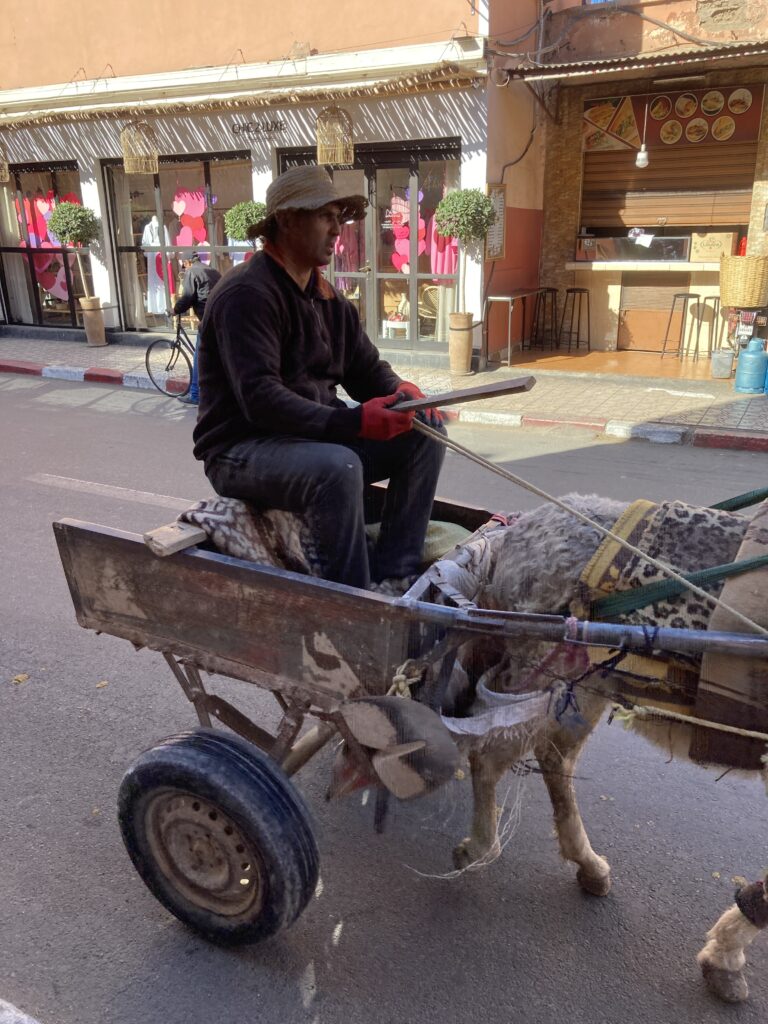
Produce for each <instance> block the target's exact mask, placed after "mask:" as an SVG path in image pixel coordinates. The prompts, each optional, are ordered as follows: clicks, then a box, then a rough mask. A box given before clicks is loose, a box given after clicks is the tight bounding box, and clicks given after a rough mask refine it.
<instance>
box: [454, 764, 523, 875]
mask: <svg viewBox="0 0 768 1024" xmlns="http://www.w3.org/2000/svg"><path fill="white" fill-rule="evenodd" d="M469 766H470V768H471V769H472V793H473V796H474V808H473V814H472V829H471V832H470V834H469V836H467V838H466V839H463V840H462V841H461V842H460V843H459V845H458V846H456V847H454V850H453V863H454V865H455V867H457V868H460V869H461V868H468V867H469V866H470V865H471V864H474V863H476V862H477V861H480V860H482V861H483V862H484V863H488V862H490V861H491V860H493V859H494V857H497V856H498V855H499V849H500V848H499V837H498V835H497V829H496V817H497V814H496V784H497V783H498V781H499V779H500V778H501V776H502V775H503V774H504V772H505V771H506V770H507V768H508V767H509V764H508V763H507V762H506V761H505V762H504V763H503V764H502V763H501V761H500V760H499V759H498V758H496V757H494V756H493V754H491V753H478V752H475V751H473V752H472V753H471V754H470V755H469Z"/></svg>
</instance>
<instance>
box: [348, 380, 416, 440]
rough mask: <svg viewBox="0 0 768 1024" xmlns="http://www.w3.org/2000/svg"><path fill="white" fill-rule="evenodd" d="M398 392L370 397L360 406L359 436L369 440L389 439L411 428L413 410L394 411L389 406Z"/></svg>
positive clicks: (395, 398) (396, 397) (395, 399)
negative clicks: (379, 396)
mask: <svg viewBox="0 0 768 1024" xmlns="http://www.w3.org/2000/svg"><path fill="white" fill-rule="evenodd" d="M398 397H399V393H398V392H395V393H394V394H393V395H384V396H383V397H382V398H371V399H369V400H368V401H367V402H364V403H363V405H362V406H361V407H360V408H361V409H362V411H363V414H362V419H361V421H360V422H361V426H360V434H359V436H360V437H365V438H367V439H368V440H369V441H391V440H392V438H393V437H397V435H398V434H404V433H405V432H406V431H408V430H410V429H411V423H412V422H413V417H414V415H415V413H414V412H396V411H395V410H394V409H392V408H391V406H392V405H393V404H394V403H395V402H396V401H397V400H398Z"/></svg>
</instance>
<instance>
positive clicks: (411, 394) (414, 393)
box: [397, 380, 427, 399]
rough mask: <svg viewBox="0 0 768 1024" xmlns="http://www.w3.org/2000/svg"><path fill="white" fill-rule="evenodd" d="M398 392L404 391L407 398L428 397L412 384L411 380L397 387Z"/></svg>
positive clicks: (404, 381) (402, 382)
mask: <svg viewBox="0 0 768 1024" xmlns="http://www.w3.org/2000/svg"><path fill="white" fill-rule="evenodd" d="M397 390H398V391H402V392H403V394H404V395H405V397H406V398H410V399H414V398H426V397H427V396H426V395H425V394H424V392H423V391H420V390H419V389H418V388H417V387H416V385H415V384H411V382H410V381H409V380H401V381H400V383H399V384H398V385H397Z"/></svg>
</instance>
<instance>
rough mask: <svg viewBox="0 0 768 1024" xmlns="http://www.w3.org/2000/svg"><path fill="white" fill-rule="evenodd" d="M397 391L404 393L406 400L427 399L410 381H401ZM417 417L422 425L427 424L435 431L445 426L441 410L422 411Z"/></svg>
mask: <svg viewBox="0 0 768 1024" xmlns="http://www.w3.org/2000/svg"><path fill="white" fill-rule="evenodd" d="M397 390H398V391H402V393H403V394H404V395H405V397H406V399H415V398H426V397H427V396H426V395H425V394H424V392H423V391H420V390H419V388H417V387H416V385H415V384H411V382H410V381H409V380H401V381H400V384H399V385H398V388H397ZM416 415H417V416H418V417H419V419H420V420H421V421H422V423H426V424H427V426H428V427H433V428H434V429H435V430H437V429H439V428H440V427H442V425H443V414H442V413H441V412H440V410H439V409H421V410H419V412H417V413H416Z"/></svg>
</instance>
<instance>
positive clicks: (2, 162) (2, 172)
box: [0, 139, 11, 185]
mask: <svg viewBox="0 0 768 1024" xmlns="http://www.w3.org/2000/svg"><path fill="white" fill-rule="evenodd" d="M10 180H11V170H10V168H9V166H8V155H7V153H6V152H5V147H4V146H3V142H2V139H0V184H3V185H4V184H5V182H6V181H10Z"/></svg>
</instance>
